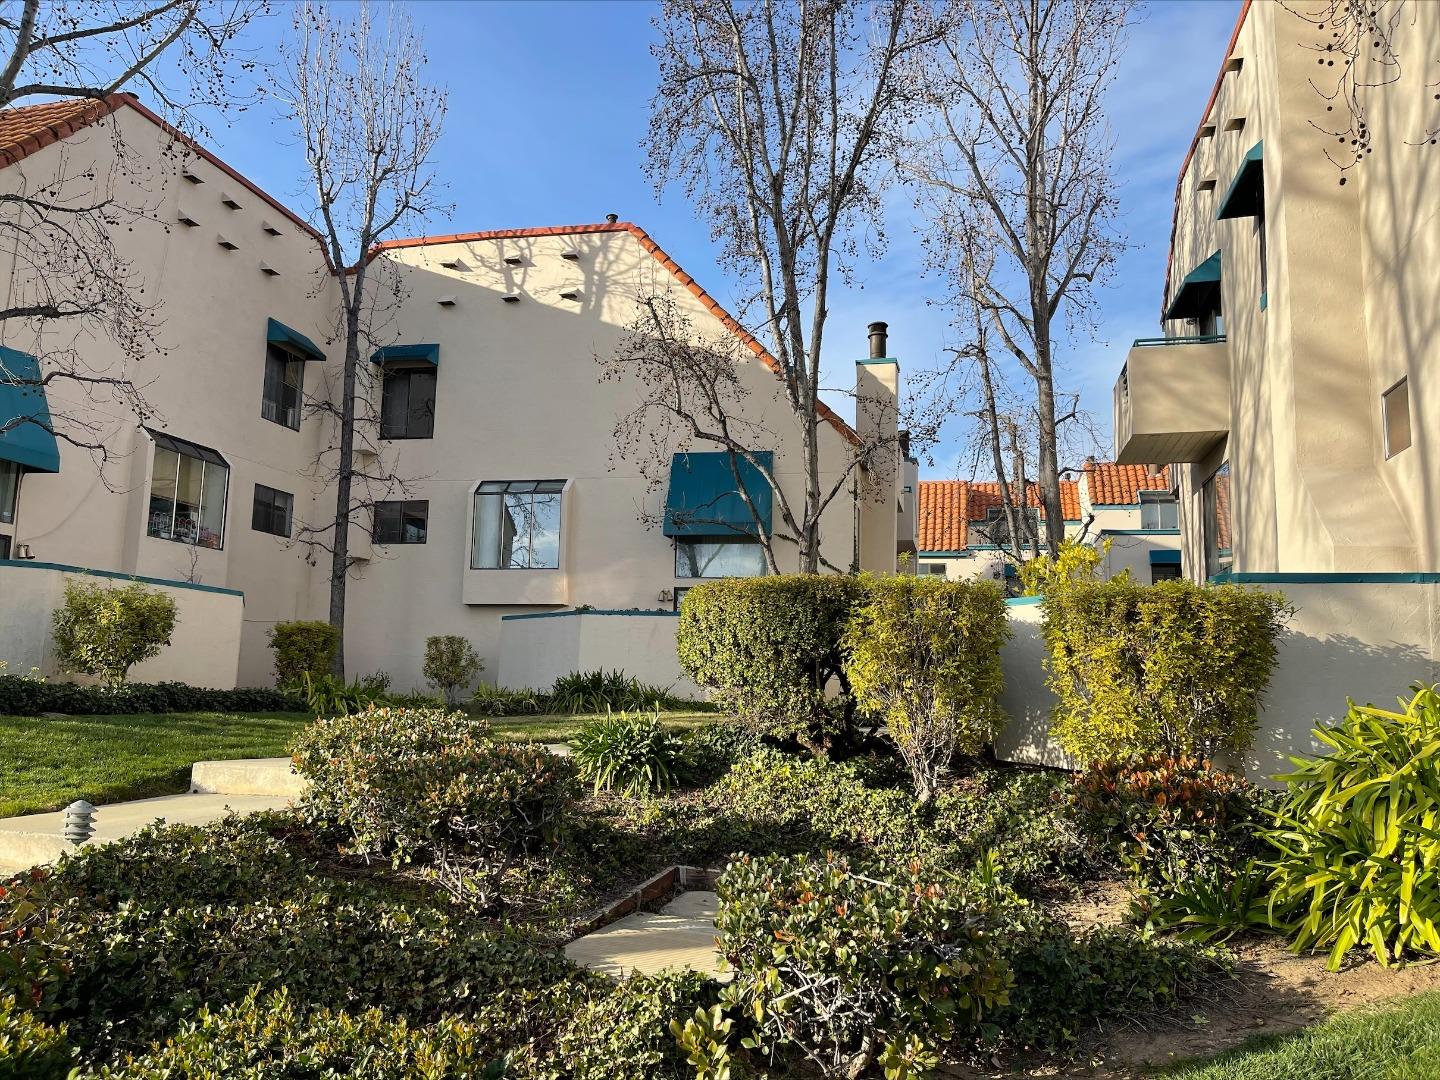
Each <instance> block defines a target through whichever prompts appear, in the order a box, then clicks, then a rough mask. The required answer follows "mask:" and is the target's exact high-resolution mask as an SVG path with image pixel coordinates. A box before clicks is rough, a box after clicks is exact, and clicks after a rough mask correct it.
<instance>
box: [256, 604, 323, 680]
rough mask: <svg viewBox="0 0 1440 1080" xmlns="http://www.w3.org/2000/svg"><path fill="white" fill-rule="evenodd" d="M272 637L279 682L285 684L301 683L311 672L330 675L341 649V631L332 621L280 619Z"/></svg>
mask: <svg viewBox="0 0 1440 1080" xmlns="http://www.w3.org/2000/svg"><path fill="white" fill-rule="evenodd" d="M268 636H269V638H270V648H271V649H272V650H273V651H274V653H275V681H276V682H277V683H279V684H280V685H281V686H284V685H285V684H287V683H293V682H297V681H299V679H300V678H301V676H303V675H305V674H307V673H308V674H310V675H312V676H318V675H329V674H330V669H331V667H332V666H333V665H334V663H335V653H336V651H337V650H338V649H339V648H340V631H339V630H338V629H337V628H336V627H333V626H331V625H330V624H329V623H328V622H319V621H315V620H307V619H297V620H295V621H293V622H277V623H276V624H275V625H274V626H272V627H271V628H270V631H269V634H268Z"/></svg>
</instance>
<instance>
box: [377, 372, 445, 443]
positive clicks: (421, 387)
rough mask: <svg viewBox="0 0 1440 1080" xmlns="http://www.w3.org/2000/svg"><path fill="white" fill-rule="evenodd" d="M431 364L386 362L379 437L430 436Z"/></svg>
mask: <svg viewBox="0 0 1440 1080" xmlns="http://www.w3.org/2000/svg"><path fill="white" fill-rule="evenodd" d="M435 374H436V369H435V365H434V364H403V365H402V364H393V363H391V364H386V365H385V371H384V376H383V378H384V385H383V386H382V388H381V400H380V437H381V438H382V439H429V438H432V437H433V436H434V434H435Z"/></svg>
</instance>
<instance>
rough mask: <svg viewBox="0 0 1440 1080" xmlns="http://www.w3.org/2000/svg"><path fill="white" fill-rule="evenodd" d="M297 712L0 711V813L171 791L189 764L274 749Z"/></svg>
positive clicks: (186, 780) (291, 729) (280, 749)
mask: <svg viewBox="0 0 1440 1080" xmlns="http://www.w3.org/2000/svg"><path fill="white" fill-rule="evenodd" d="M309 719H310V718H309V716H307V715H306V714H304V713H246V714H243V715H233V714H230V715H227V714H223V713H173V714H170V715H165V716H152V715H148V714H139V715H133V716H73V717H68V718H66V719H63V720H47V719H43V718H38V717H29V716H0V817H9V816H11V815H12V814H33V813H39V812H41V811H44V810H58V809H60V808H62V807H64V806H66V805H68V804H69V803H71V802H74V801H75V800H76V799H88V800H89V801H90V802H92V803H96V804H99V803H107V802H119V801H121V800H124V799H144V798H149V797H150V796H153V795H173V794H175V793H177V792H181V791H184V790H186V788H188V787H189V785H190V766H191V765H192V764H194V763H195V762H196V761H208V760H212V759H220V758H245V757H279V756H280V755H282V754H284V753H285V747H286V744H287V743H288V742H289V741H290V738H291V736H292V735H294V734H295V732H296V731H298V730H299V729H300V728H301V727H303V726H304V725H305V724H306V723H307V722H308V721H309Z"/></svg>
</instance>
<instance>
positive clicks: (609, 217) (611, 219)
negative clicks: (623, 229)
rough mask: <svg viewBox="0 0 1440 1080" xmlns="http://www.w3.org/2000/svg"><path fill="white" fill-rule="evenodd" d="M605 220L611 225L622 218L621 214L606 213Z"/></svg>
mask: <svg viewBox="0 0 1440 1080" xmlns="http://www.w3.org/2000/svg"><path fill="white" fill-rule="evenodd" d="M605 220H606V221H607V222H609V223H610V224H611V225H614V224H615V223H616V222H617V221H619V220H620V215H619V214H606V215H605Z"/></svg>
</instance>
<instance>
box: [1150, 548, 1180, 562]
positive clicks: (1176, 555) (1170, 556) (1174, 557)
mask: <svg viewBox="0 0 1440 1080" xmlns="http://www.w3.org/2000/svg"><path fill="white" fill-rule="evenodd" d="M1150 565H1151V566H1179V565H1180V552H1178V551H1164V550H1162V549H1160V548H1151V549H1150Z"/></svg>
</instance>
